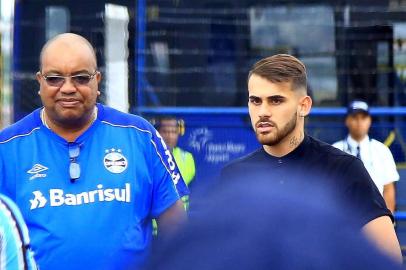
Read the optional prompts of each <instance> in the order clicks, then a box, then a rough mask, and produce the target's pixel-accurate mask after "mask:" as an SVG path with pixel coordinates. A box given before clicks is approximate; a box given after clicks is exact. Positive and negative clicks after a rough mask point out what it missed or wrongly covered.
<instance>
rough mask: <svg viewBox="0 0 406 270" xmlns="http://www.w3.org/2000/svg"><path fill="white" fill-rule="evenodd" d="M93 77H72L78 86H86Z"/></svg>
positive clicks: (84, 75)
mask: <svg viewBox="0 0 406 270" xmlns="http://www.w3.org/2000/svg"><path fill="white" fill-rule="evenodd" d="M91 78H92V77H91V76H90V75H87V74H83V75H75V76H72V80H73V83H75V84H78V85H86V84H88V83H89V81H90V79H91Z"/></svg>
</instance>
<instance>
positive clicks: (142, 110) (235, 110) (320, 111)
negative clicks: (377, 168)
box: [136, 107, 406, 116]
mask: <svg viewBox="0 0 406 270" xmlns="http://www.w3.org/2000/svg"><path fill="white" fill-rule="evenodd" d="M346 110H347V109H346V108H345V107H314V108H312V110H311V112H310V114H311V115H315V116H333V115H345V113H346ZM136 111H137V112H138V113H139V114H153V115H160V114H171V115H180V114H182V115H208V114H210V115H219V114H220V115H247V114H248V108H246V107H160V108H156V107H139V108H136ZM370 112H371V114H372V115H388V116H391V115H392V116H399V115H406V107H371V109H370Z"/></svg>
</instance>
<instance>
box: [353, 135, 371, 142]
mask: <svg viewBox="0 0 406 270" xmlns="http://www.w3.org/2000/svg"><path fill="white" fill-rule="evenodd" d="M367 136H368V134H365V135H364V136H358V137H357V136H353V135H351V134H350V137H351V139H353V140H354V141H356V142H357V143H361V142H362V141H363V140H364V139H365V138H366V137H367Z"/></svg>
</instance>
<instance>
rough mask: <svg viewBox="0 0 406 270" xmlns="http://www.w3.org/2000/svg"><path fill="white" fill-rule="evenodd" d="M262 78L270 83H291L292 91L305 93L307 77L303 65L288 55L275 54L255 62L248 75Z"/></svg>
mask: <svg viewBox="0 0 406 270" xmlns="http://www.w3.org/2000/svg"><path fill="white" fill-rule="evenodd" d="M252 74H255V75H258V76H260V77H263V78H265V79H267V80H269V81H270V82H273V83H280V82H292V89H293V90H298V89H304V90H306V91H307V75H306V67H305V65H304V64H303V63H302V62H301V61H300V60H299V59H297V58H296V57H294V56H292V55H289V54H276V55H273V56H270V57H267V58H263V59H261V60H259V61H258V62H256V63H255V64H254V65H253V66H252V68H251V70H250V72H249V74H248V79H249V78H250V77H251V75H252Z"/></svg>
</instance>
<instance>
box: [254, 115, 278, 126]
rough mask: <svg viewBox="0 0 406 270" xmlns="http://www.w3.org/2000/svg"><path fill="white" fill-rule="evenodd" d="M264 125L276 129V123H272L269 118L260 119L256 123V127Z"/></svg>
mask: <svg viewBox="0 0 406 270" xmlns="http://www.w3.org/2000/svg"><path fill="white" fill-rule="evenodd" d="M264 124H265V125H270V126H272V127H276V123H275V122H274V121H271V120H270V119H269V118H267V117H263V118H259V120H258V121H257V122H256V123H255V127H259V126H262V125H264Z"/></svg>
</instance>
